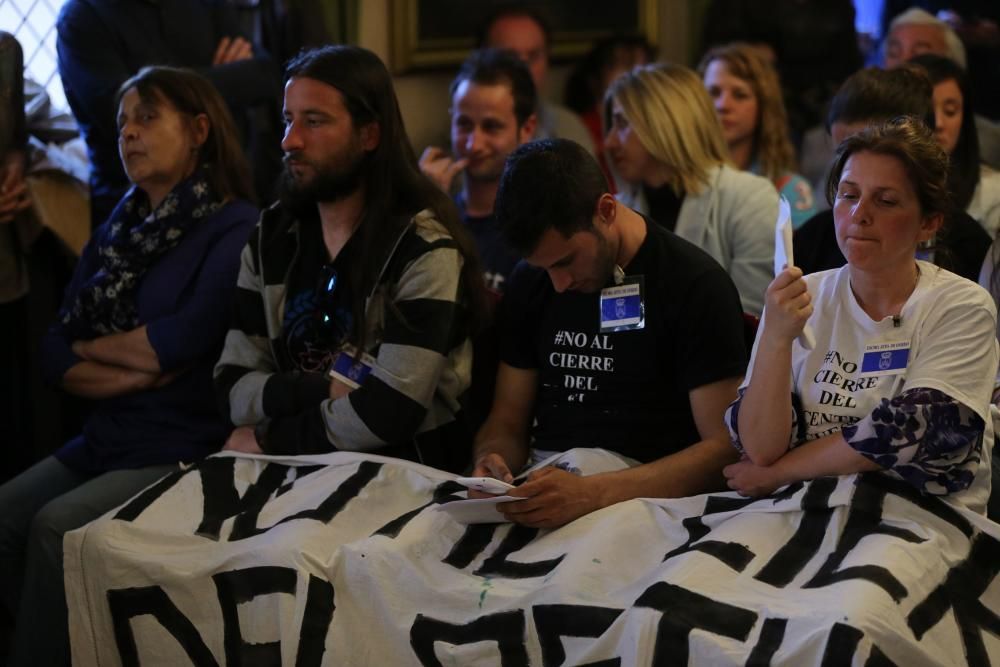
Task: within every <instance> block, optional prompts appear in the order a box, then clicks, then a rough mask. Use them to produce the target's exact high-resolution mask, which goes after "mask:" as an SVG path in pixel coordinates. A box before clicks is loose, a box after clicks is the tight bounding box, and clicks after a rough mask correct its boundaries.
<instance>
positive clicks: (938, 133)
mask: <svg viewBox="0 0 1000 667" xmlns="http://www.w3.org/2000/svg"><path fill="white" fill-rule="evenodd" d="M910 63H912V64H914V65H916V66H918V67H920V68H922V69H923V70H924V71H925V72H927V76H928V78H929V79H930V80H931V85H933V86H934V138H935V139H937V141H938V143H939V144H940V145H941V148H943V149H944V152H945V153H947V154H948V162H949V172H948V189H949V190H951V196H952V201H953V202H954V204H955V206H956V207H957V208H959V209H961V210H963V211H965V212H966V213H968V214H969V215H970V216H971V217H972V218H973V219H975V220H976V221H977V222H979V224H980V225H982V226H983V229H985V230H986V233H987V234H989V235H990V238H993V237H995V236H996V235H997V231H998V230H1000V172H996V171H993V170H992V169H990V168H989V167H988V166H986V165H985V164H983V163H982V162H981V161H980V156H979V137H978V134H977V130H976V121H975V115H974V114H973V113H972V103H973V100H972V90H971V88H970V87H969V78H968V76H967V75H966V73H965V70H963V69H962V68H961V67H960V66H959V65H958V64H957V63H956V62H955V61H954V60H952V59H950V58H945V57H943V56H937V55H933V54H930V53H925V54H923V55H919V56H916V57H914V58H912V59H911V60H910Z"/></svg>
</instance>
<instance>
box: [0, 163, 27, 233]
mask: <svg viewBox="0 0 1000 667" xmlns="http://www.w3.org/2000/svg"><path fill="white" fill-rule="evenodd" d="M30 207H31V194H30V193H29V192H28V182H27V181H26V180H25V179H24V153H22V152H21V151H11V152H10V153H9V154H8V155H7V157H5V158H4V159H3V160H2V161H0V223H4V222H10V221H11V220H13V219H14V216H16V215H17V214H18V213H20V212H21V211H24V210H26V209H28V208H30Z"/></svg>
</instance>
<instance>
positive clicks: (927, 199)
mask: <svg viewBox="0 0 1000 667" xmlns="http://www.w3.org/2000/svg"><path fill="white" fill-rule="evenodd" d="M855 153H875V154H877V155H888V156H891V157H894V158H896V159H897V160H899V161H900V163H902V165H903V168H904V169H905V171H906V175H907V177H908V178H909V181H910V184H911V185H912V186H913V190H914V192H916V194H917V200H918V201H919V202H920V212H921V214H922V215H925V216H926V215H932V214H935V213H940V214H942V215H944V216H945V218H946V219H947V217H948V215H949V213H950V212H951V211H952V201H951V194H950V192H949V190H948V155H947V154H946V153H945V152H944V149H942V148H941V146H940V145H939V144H938V142H937V141H936V140H935V139H934V134H933V133H932V132H931V130H930V128H928V127H927V124H926V123H924V122H923V121H922V120H921V119H919V118H916V117H914V116H897V117H896V118H893V119H891V120H888V121H886V122H884V123H879V124H876V125H871V126H869V127H867V128H865V129H864V130H862V131H861V132H858V133H857V134H854V135H851V136H850V137H848V138H847V139H845V140H844V141H843V143H841V144H840V147H839V148H837V156H836V158H835V159H834V162H833V166H832V167H831V168H830V177H829V179H828V180H827V182H826V198H827V201H828V202H830V205H831V206H833V200H834V198H835V197H836V194H837V188H838V186H839V185H840V177H841V175H842V174H843V172H844V167H846V166H847V161H848V160H849V159H850V157H851V156H852V155H854V154H855Z"/></svg>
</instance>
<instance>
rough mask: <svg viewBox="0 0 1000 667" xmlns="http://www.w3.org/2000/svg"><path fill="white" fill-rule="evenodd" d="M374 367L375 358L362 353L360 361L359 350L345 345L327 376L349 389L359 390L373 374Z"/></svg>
mask: <svg viewBox="0 0 1000 667" xmlns="http://www.w3.org/2000/svg"><path fill="white" fill-rule="evenodd" d="M374 367H375V357H373V356H371V355H370V354H367V353H365V352H362V353H361V358H360V359H358V351H357V349H355V348H353V347H351V346H350V345H345V346H344V347H342V348H341V349H340V352H339V353H338V354H337V356H336V357H335V358H334V360H333V363H332V364H330V370H329V372H328V373H327V374H328V375H329V376H330V377H332V378H336V379H337V380H340V381H341V382H343V383H344V384H346V385H347V386H348V387H351V388H352V389H357V388H358V387H360V386H361V383H362V382H364V381H365V378H366V377H368V375H369V374H370V373H371V372H372V368H374Z"/></svg>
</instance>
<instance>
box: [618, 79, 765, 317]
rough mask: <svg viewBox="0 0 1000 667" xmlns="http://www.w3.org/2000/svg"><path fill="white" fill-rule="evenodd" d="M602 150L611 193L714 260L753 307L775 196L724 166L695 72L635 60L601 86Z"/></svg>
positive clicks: (718, 130)
mask: <svg viewBox="0 0 1000 667" xmlns="http://www.w3.org/2000/svg"><path fill="white" fill-rule="evenodd" d="M606 101H607V103H608V105H609V107H610V110H611V126H610V129H609V130H608V135H607V138H606V139H605V148H606V150H607V151H608V154H609V155H610V156H611V159H612V160H613V162H614V164H615V167H616V168H617V170H618V172H619V174H621V176H622V179H623V181H624V183H621V184H620V186H621V190H620V192H619V195H618V197H619V199H620V200H621V201H622V202H623V203H624V204H626V205H627V206H630V207H631V208H633V209H635V210H637V211H639V212H641V213H645V214H647V215H649V216H650V217H651V218H652V219H653V220H655V221H656V222H658V223H659V224H660V225H662V226H664V227H666V228H667V229H670V230H671V231H673V232H675V233H676V234H677V235H678V236H680V237H681V238H684V239H686V240H688V241H691V242H692V243H694V244H695V245H697V246H698V247H700V248H701V249H702V250H704V251H706V252H707V253H708V254H710V255H711V256H712V257H714V258H715V260H716V261H718V262H719V263H720V264H721V265H722V266H723V268H725V269H726V271H727V272H728V273H729V275H730V277H731V278H732V279H733V282H734V283H735V284H736V288H737V289H738V290H739V292H740V298H741V300H742V302H743V310H744V311H746V312H748V313H752V314H754V315H759V314H760V312H761V310H762V309H763V305H764V290H765V289H766V288H767V285H768V283H770V282H771V278H772V270H773V256H774V221H775V218H776V217H777V213H778V194H777V192H776V191H775V189H774V187H773V186H772V185H771V183H770V182H769V181H767V179H765V178H762V177H760V176H756V175H754V174H750V173H747V172H743V171H740V170H738V169H735V168H733V166H732V164H731V162H730V158H729V151H728V149H727V148H726V143H725V141H724V140H723V135H722V127H721V126H720V125H719V120H718V118H717V117H716V115H715V111H714V109H713V108H712V102H711V100H710V99H709V97H708V93H707V92H706V91H705V88H704V86H702V83H701V79H700V78H699V77H698V75H697V74H696V73H695V72H693V71H692V70H690V69H688V68H686V67H682V66H680V65H673V64H654V65H643V66H640V67H636V68H634V69H632V70H631V71H629V72H626V73H625V74H623V75H621V76H620V77H619V78H617V79H616V80H615V81H613V82H612V83H611V86H610V87H609V88H608V92H607V96H606Z"/></svg>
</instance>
